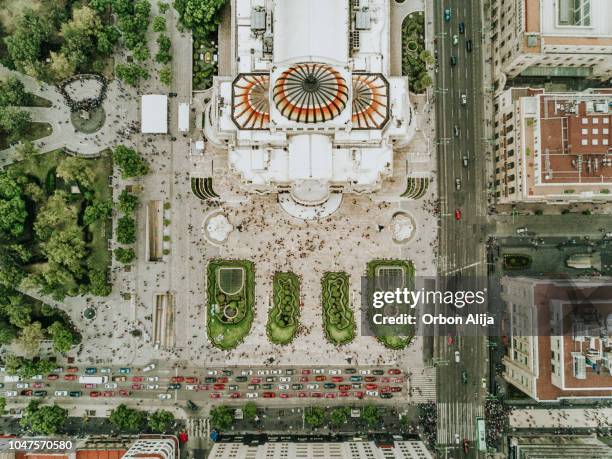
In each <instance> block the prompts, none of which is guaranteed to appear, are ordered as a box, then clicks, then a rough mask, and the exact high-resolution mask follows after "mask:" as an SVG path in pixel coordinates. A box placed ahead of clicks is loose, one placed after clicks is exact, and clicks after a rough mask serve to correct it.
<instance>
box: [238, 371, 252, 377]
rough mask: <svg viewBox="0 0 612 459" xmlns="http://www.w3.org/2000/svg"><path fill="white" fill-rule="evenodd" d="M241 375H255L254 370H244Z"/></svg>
mask: <svg viewBox="0 0 612 459" xmlns="http://www.w3.org/2000/svg"><path fill="white" fill-rule="evenodd" d="M240 374H241V375H242V376H251V375H252V374H253V370H242V371H241V372H240Z"/></svg>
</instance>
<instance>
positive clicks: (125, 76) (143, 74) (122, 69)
mask: <svg viewBox="0 0 612 459" xmlns="http://www.w3.org/2000/svg"><path fill="white" fill-rule="evenodd" d="M115 75H117V78H119V79H120V80H123V81H125V82H126V83H127V84H129V85H131V86H136V85H138V83H139V82H140V80H141V79H143V80H147V79H149V72H147V70H146V69H144V68H143V67H140V66H139V65H137V64H117V66H116V67H115Z"/></svg>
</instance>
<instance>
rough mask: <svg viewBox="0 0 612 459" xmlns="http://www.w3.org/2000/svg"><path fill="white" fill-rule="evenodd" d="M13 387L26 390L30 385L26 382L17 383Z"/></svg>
mask: <svg viewBox="0 0 612 459" xmlns="http://www.w3.org/2000/svg"><path fill="white" fill-rule="evenodd" d="M15 387H16V388H17V389H27V388H28V387H30V385H29V384H28V383H27V382H18V383H17V384H16V385H15Z"/></svg>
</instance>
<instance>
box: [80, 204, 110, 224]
mask: <svg viewBox="0 0 612 459" xmlns="http://www.w3.org/2000/svg"><path fill="white" fill-rule="evenodd" d="M112 210H113V203H112V202H111V201H100V200H98V199H96V200H94V201H93V202H92V203H91V204H90V205H88V206H87V207H86V208H85V212H84V213H83V223H84V224H86V225H91V224H92V223H94V222H97V221H98V220H103V219H105V218H108V217H110V215H111V212H112Z"/></svg>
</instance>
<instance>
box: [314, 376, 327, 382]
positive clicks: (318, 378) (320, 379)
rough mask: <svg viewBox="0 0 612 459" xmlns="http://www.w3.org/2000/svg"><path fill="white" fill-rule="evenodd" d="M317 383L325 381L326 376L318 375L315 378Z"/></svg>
mask: <svg viewBox="0 0 612 459" xmlns="http://www.w3.org/2000/svg"><path fill="white" fill-rule="evenodd" d="M315 381H319V382H321V381H325V375H317V376H315Z"/></svg>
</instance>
